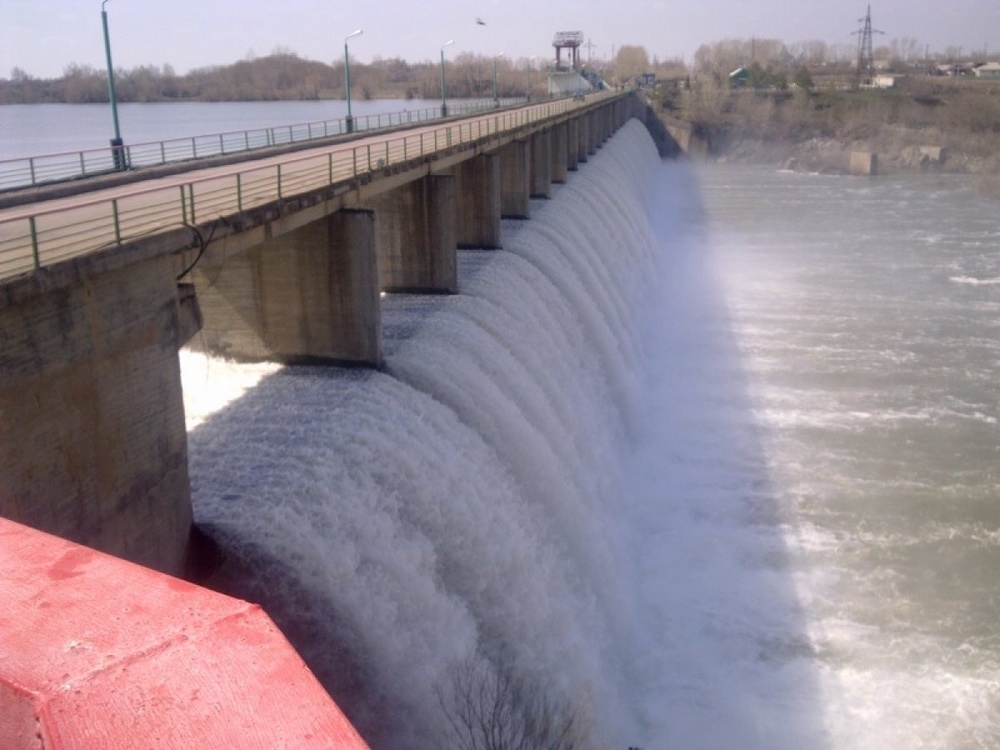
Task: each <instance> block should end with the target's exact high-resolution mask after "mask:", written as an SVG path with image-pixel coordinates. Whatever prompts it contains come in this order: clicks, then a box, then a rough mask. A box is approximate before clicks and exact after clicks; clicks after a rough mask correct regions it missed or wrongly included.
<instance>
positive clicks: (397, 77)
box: [0, 45, 684, 104]
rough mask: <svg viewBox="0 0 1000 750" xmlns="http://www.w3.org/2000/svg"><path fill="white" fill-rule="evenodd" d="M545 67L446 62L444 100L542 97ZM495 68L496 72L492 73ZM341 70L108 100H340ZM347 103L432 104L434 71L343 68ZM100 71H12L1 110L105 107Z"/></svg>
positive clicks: (198, 77)
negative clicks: (43, 74) (51, 74)
mask: <svg viewBox="0 0 1000 750" xmlns="http://www.w3.org/2000/svg"><path fill="white" fill-rule="evenodd" d="M549 64H550V62H547V61H541V62H540V61H538V60H535V61H534V62H532V61H531V60H528V59H526V58H521V59H517V60H514V59H510V58H506V57H499V58H493V57H489V56H483V55H477V54H472V53H469V52H464V53H461V54H459V55H457V56H455V57H454V58H453V59H450V60H447V61H446V62H445V81H446V86H447V94H448V96H449V97H453V98H459V99H464V98H488V97H491V96H492V95H493V86H494V71H495V73H496V89H497V95H498V96H499V97H501V98H510V97H523V96H524V95H525V94H526V92H527V89H528V86H529V83H530V86H531V90H532V91H531V94H532V98H540V97H543V96H545V95H546V94H547V88H548V83H547V78H546V73H547V68H548V65H549ZM494 66H495V67H494ZM586 67H589V68H591V69H593V70H594V71H595V72H597V73H599V74H600V75H601V76H603V77H604V78H605V79H606V80H607V81H608V82H609V84H612V85H615V84H622V83H627V82H629V81H631V80H634V79H635V78H637V77H638V76H639V75H641V74H644V73H657V74H659V75H661V76H662V75H664V74H667V73H674V74H679V73H682V72H683V67H684V66H683V64H682V63H681V62H680V61H679V60H671V61H667V62H665V63H661V62H659V61H658V60H656V58H653V59H650V57H649V55H648V53H647V52H646V50H645V48H643V47H641V46H629V45H625V46H622V47H621V48H619V50H618V52H617V54H616V55H615V57H614V59H613V60H610V61H598V62H595V63H593V64H590V63H588V64H587V66H586ZM344 72H345V71H344V62H343V61H338V62H335V63H333V64H327V63H323V62H317V61H314V60H306V59H303V58H300V57H298V56H297V55H296V54H294V53H293V52H291V51H289V50H287V49H281V48H279V49H276V50H275V51H274V52H273V53H272V54H270V55H267V56H264V57H251V58H247V59H244V60H240V61H239V62H236V63H233V64H231V65H220V66H212V67H208V68H199V69H196V70H192V71H191V72H189V73H186V74H184V75H178V74H177V73H176V72H175V70H174V68H173V67H172V66H170V65H163V66H157V65H142V66H139V67H136V68H131V69H124V68H118V69H116V70H115V93H116V95H117V98H118V100H119V101H121V102H168V101H268V100H314V99H343V98H345V91H344V85H345V75H344ZM350 73H351V96H352V97H354V98H357V99H374V98H382V99H386V98H392V99H437V98H438V97H440V95H441V68H440V64H439V63H437V62H432V61H425V62H419V63H410V62H407V61H406V60H403V59H401V58H379V57H376V58H375V59H374V60H373V61H372V62H371V63H361V62H358V61H355V60H353V59H352V60H351V61H350ZM108 98H109V94H108V78H107V71H106V70H103V69H97V68H94V67H93V66H90V65H78V64H76V63H73V64H71V65H68V66H67V67H66V68H65V69H64V71H63V75H62V76H61V77H60V78H52V79H43V78H35V77H33V76H31V75H29V74H28V73H27V72H25V71H24V70H22V69H20V68H14V70H13V71H12V72H11V75H10V77H9V78H0V104H35V103H68V104H77V103H100V102H107V101H108Z"/></svg>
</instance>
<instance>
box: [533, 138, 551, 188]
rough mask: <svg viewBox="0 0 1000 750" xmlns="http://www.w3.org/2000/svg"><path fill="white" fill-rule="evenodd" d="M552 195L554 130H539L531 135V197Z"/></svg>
mask: <svg viewBox="0 0 1000 750" xmlns="http://www.w3.org/2000/svg"><path fill="white" fill-rule="evenodd" d="M551 196H552V131H551V130H549V129H545V130H539V131H538V132H537V133H535V134H534V135H532V136H531V197H532V198H550V197H551Z"/></svg>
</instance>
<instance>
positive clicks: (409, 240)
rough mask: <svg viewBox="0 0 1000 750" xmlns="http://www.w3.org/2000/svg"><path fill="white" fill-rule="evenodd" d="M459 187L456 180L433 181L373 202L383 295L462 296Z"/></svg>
mask: <svg viewBox="0 0 1000 750" xmlns="http://www.w3.org/2000/svg"><path fill="white" fill-rule="evenodd" d="M455 181H456V179H455V177H454V175H430V176H428V177H424V178H423V179H420V180H416V181H415V182H411V183H408V184H406V185H403V186H402V187H400V188H399V189H397V190H393V191H392V192H390V193H386V194H384V195H381V196H379V197H378V198H376V199H374V200H372V201H370V202H369V204H368V206H367V207H368V208H370V209H371V210H372V211H374V212H375V245H376V248H377V254H378V275H379V287H380V289H382V290H383V291H392V292H448V293H455V292H457V291H458V272H457V266H456V252H455V249H456V245H457V241H456V235H455V211H456V202H457V201H456V193H455Z"/></svg>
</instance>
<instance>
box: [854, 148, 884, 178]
mask: <svg viewBox="0 0 1000 750" xmlns="http://www.w3.org/2000/svg"><path fill="white" fill-rule="evenodd" d="M850 172H851V174H856V175H868V176H872V175H876V174H878V154H876V153H872V152H870V151H852V152H851V164H850Z"/></svg>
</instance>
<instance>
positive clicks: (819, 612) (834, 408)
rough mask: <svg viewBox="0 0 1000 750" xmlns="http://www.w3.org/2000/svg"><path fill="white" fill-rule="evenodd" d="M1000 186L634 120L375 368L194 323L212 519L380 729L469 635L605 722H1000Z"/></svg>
mask: <svg viewBox="0 0 1000 750" xmlns="http://www.w3.org/2000/svg"><path fill="white" fill-rule="evenodd" d="M271 119H272V120H273V119H274V118H271ZM305 119H306V120H309V119H312V118H311V117H307V118H305ZM270 124H278V123H275V122H271V123H270ZM201 130H203V129H202V128H199V131H201ZM997 216H998V212H997V210H996V205H995V203H990V202H989V201H988V200H987V199H985V198H983V197H981V196H980V195H978V194H977V193H975V192H974V191H972V190H970V189H969V188H968V186H967V185H966V184H965V182H963V180H961V179H960V178H952V177H943V176H933V175H921V176H913V177H905V178H896V177H880V178H875V179H868V178H848V177H835V176H823V175H806V174H795V173H790V172H779V171H775V170H771V169H762V168H755V167H743V166H735V165H704V166H698V165H692V164H687V163H668V164H662V163H660V161H659V159H658V158H657V157H656V153H655V149H654V148H653V146H652V143H651V141H650V140H649V138H648V135H647V134H646V133H645V130H644V129H643V128H642V127H641V126H639V125H638V124H637V123H636V122H632V123H630V124H629V125H628V126H626V127H625V128H624V129H623V130H622V131H620V132H619V133H618V134H617V135H616V136H615V137H614V138H613V139H612V140H611V141H610V142H609V143H607V144H605V145H604V147H603V148H602V149H600V150H599V151H598V153H597V154H596V156H594V157H592V158H591V159H590V160H589V161H588V162H587V163H586V164H584V165H581V169H580V171H579V172H577V173H575V174H573V175H572V176H571V179H570V181H569V183H568V184H567V185H565V186H555V188H554V193H553V198H552V200H549V201H533V202H532V219H531V220H530V221H526V222H505V223H504V228H503V229H504V249H503V250H501V251H474V250H473V251H463V252H461V253H460V277H459V286H460V294H458V295H455V296H450V297H415V296H406V295H389V296H388V297H387V298H386V312H385V318H384V321H383V323H384V331H385V335H386V337H387V340H386V347H385V348H386V367H385V369H384V370H382V371H378V372H375V371H365V370H352V369H347V370H345V369H338V368H312V367H304V368H281V367H277V366H272V365H235V364H232V363H228V362H225V361H222V360H218V359H212V358H205V357H202V356H200V355H196V354H193V353H191V352H187V351H185V352H182V370H183V376H184V387H185V402H186V408H187V411H188V421H189V443H190V460H191V477H192V485H193V496H194V504H195V515H196V519H197V521H198V523H199V524H200V525H201V527H202V528H203V530H205V531H206V533H208V534H209V535H210V536H211V537H212V538H214V539H215V540H216V541H217V542H218V543H219V545H220V547H221V548H222V551H223V552H224V553H225V555H226V556H227V561H226V563H225V565H224V568H223V571H222V572H223V573H224V574H225V575H226V576H228V577H229V581H228V586H229V587H230V589H231V590H233V591H234V592H235V593H237V594H239V595H242V596H245V597H247V598H250V599H253V600H256V601H261V602H263V603H264V604H265V606H266V607H267V609H268V611H269V612H270V613H271V615H272V616H273V617H274V618H275V619H276V620H277V622H278V623H279V625H281V626H282V628H283V629H284V630H285V632H286V633H287V634H288V635H289V637H290V638H291V639H292V640H293V641H294V642H295V643H296V645H297V646H298V647H299V648H300V650H301V652H302V653H303V655H304V657H305V658H306V659H307V661H308V662H309V664H310V666H312V668H313V669H314V670H315V671H316V673H317V674H318V675H319V677H320V679H321V680H322V681H323V682H324V684H325V685H327V687H328V689H330V690H331V692H332V693H333V694H334V696H335V697H336V698H337V700H338V702H339V703H340V704H341V705H342V706H343V707H344V708H345V710H347V711H348V713H349V714H350V716H351V718H352V719H353V720H354V721H355V722H356V724H357V725H358V726H359V728H360V729H361V731H362V733H363V734H364V735H365V736H366V738H367V739H368V740H369V742H370V743H371V744H372V746H373V748H375V750H383V749H391V750H397V749H400V750H406V749H407V748H414V749H417V748H420V749H423V748H428V747H449V746H455V747H458V746H459V745H458V744H457V743H453V742H451V741H450V739H449V738H451V735H450V734H449V732H450V730H451V725H450V721H449V716H451V717H452V718H454V715H455V713H454V705H455V704H454V700H453V699H454V697H455V696H454V693H455V692H456V686H461V685H462V684H463V683H462V681H461V679H456V675H458V676H459V677H461V675H463V674H467V673H464V672H463V671H462V670H463V667H464V666H465V665H469V664H472V665H474V667H475V668H476V669H477V670H479V669H480V667H482V670H483V671H484V672H485V673H486V674H487V675H489V674H499V675H501V676H504V675H514V677H515V683H516V684H517V685H519V686H521V687H523V688H524V689H525V690H526V691H527V692H530V693H532V694H538V695H543V696H546V697H547V698H548V699H549V700H550V701H551V704H550V705H551V706H552V707H554V708H555V709H558V710H559V711H561V712H563V713H561V714H560V715H563V716H565V715H572V716H573V717H574V718H575V720H576V725H575V726H576V728H577V729H579V730H580V731H581V732H582V731H583V730H589V736H590V738H591V739H592V744H591V745H584V746H586V747H590V746H593V747H599V748H622V749H624V748H626V747H629V746H638V747H642V748H645V750H660V749H670V750H691V749H704V750H717V749H723V750H724V749H728V748H740V749H741V750H775V749H780V748H788V749H789V750H791V749H793V748H794V749H795V750H801V749H803V748H809V749H816V750H856V749H858V748H861V749H864V750H896V749H897V748H900V747H919V748H927V749H930V750H956V749H957V750H966V749H970V750H971V749H973V748H992V747H997V746H1000V629H998V626H997V623H998V621H1000V583H998V579H997V571H998V570H1000V477H998V472H997V470H996V469H995V466H996V463H997V460H998V454H1000V427H998V420H1000V400H998V395H997V386H996V383H997V382H998V380H1000V338H998V330H997V329H998V326H1000V318H998V312H1000V219H998V218H997ZM483 665H485V666H483ZM478 673H479V672H477V674H478ZM466 684H467V683H466Z"/></svg>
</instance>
